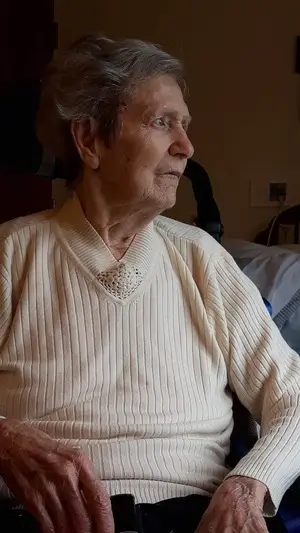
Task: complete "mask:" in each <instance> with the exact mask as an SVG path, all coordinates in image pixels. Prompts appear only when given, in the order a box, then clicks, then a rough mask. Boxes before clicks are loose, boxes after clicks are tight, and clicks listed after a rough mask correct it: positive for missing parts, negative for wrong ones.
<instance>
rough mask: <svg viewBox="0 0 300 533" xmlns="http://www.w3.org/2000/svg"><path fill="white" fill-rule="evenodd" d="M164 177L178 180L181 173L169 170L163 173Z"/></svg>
mask: <svg viewBox="0 0 300 533" xmlns="http://www.w3.org/2000/svg"><path fill="white" fill-rule="evenodd" d="M165 175H166V176H174V177H176V178H178V179H180V178H181V176H182V172H179V171H178V170H169V172H165Z"/></svg>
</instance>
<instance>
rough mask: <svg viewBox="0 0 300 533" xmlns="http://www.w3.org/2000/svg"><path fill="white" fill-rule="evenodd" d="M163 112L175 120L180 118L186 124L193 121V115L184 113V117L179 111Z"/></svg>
mask: <svg viewBox="0 0 300 533" xmlns="http://www.w3.org/2000/svg"><path fill="white" fill-rule="evenodd" d="M162 113H163V114H164V115H167V116H168V117H170V118H172V119H173V120H178V121H180V122H185V123H186V124H190V123H191V121H192V117H191V115H183V117H181V116H180V114H179V113H178V112H177V111H171V110H165V111H163V112H162Z"/></svg>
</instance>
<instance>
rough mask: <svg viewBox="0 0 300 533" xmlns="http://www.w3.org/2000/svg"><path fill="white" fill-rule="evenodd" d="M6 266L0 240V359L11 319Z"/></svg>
mask: <svg viewBox="0 0 300 533" xmlns="http://www.w3.org/2000/svg"><path fill="white" fill-rule="evenodd" d="M8 264H9V258H8V254H7V253H6V251H5V249H4V245H3V243H2V242H1V238H0V358H1V351H2V347H3V345H4V343H5V341H6V338H7V335H8V332H9V328H10V324H11V319H12V286H11V276H10V271H9V268H8ZM0 415H1V413H0Z"/></svg>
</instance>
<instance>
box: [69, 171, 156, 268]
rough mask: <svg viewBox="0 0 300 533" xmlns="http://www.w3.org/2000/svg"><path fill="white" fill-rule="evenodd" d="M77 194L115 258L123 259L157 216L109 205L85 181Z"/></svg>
mask: <svg viewBox="0 0 300 533" xmlns="http://www.w3.org/2000/svg"><path fill="white" fill-rule="evenodd" d="M76 194H77V196H78V199H79V201H80V204H81V207H82V209H83V212H84V214H85V217H86V218H87V220H88V221H89V223H90V224H91V225H92V226H93V228H94V229H95V230H96V231H97V233H98V234H99V235H100V237H101V238H102V240H103V241H104V242H105V244H106V246H107V247H108V248H109V250H110V251H111V253H112V254H113V256H114V257H115V258H116V259H121V258H122V257H123V255H124V254H125V253H126V251H127V250H128V248H129V246H130V244H131V243H132V241H133V239H134V237H135V235H136V234H137V233H139V232H140V231H142V230H143V229H144V228H145V227H146V226H147V225H148V224H150V222H151V221H152V220H153V218H155V216H156V215H158V214H159V213H153V210H152V212H151V213H150V212H149V213H147V212H146V211H142V210H140V211H136V212H135V211H134V210H130V209H129V208H128V207H127V206H120V207H119V206H118V207H111V206H108V205H107V202H106V201H105V198H104V197H103V195H102V193H101V191H99V189H98V188H96V187H91V186H90V185H89V184H88V183H86V182H85V181H84V180H82V181H81V182H80V183H79V184H78V186H77V187H76Z"/></svg>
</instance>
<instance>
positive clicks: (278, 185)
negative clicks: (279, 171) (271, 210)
mask: <svg viewBox="0 0 300 533" xmlns="http://www.w3.org/2000/svg"><path fill="white" fill-rule="evenodd" d="M282 197H284V198H285V200H284V202H282V201H281V198H282ZM289 203H290V201H289V187H288V183H287V182H282V181H280V182H279V181H278V182H277V181H272V182H270V181H263V180H251V182H250V206H251V207H279V206H282V205H286V206H287V205H289Z"/></svg>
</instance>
